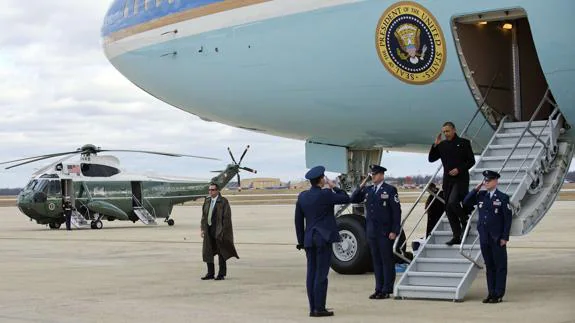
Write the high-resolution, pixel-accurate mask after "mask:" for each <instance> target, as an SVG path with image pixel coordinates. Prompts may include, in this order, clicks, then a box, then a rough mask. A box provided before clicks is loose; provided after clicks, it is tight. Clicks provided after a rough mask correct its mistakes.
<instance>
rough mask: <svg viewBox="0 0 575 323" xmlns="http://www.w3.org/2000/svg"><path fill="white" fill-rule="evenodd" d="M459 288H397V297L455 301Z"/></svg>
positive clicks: (406, 286)
mask: <svg viewBox="0 0 575 323" xmlns="http://www.w3.org/2000/svg"><path fill="white" fill-rule="evenodd" d="M456 292H457V288H455V287H440V286H409V285H403V286H397V294H396V295H395V296H397V297H406V298H429V299H448V300H451V299H455V294H456Z"/></svg>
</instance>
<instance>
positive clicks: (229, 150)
mask: <svg viewBox="0 0 575 323" xmlns="http://www.w3.org/2000/svg"><path fill="white" fill-rule="evenodd" d="M228 153H230V157H232V161H233V162H234V164H236V165H237V164H238V162H236V159H235V158H234V154H232V151H231V149H230V147H228Z"/></svg>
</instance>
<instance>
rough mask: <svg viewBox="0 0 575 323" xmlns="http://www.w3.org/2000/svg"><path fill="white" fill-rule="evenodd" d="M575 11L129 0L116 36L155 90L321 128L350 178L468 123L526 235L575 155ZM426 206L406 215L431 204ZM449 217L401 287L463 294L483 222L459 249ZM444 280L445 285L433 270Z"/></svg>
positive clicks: (117, 50)
mask: <svg viewBox="0 0 575 323" xmlns="http://www.w3.org/2000/svg"><path fill="white" fill-rule="evenodd" d="M574 13H575V2H574V1H572V0H554V1H540V0H484V1H461V0H441V1H439V0H435V1H433V0H427V1H423V0H421V1H390V0H305V1H304V0H187V1H186V0H116V1H114V2H113V3H112V5H111V7H110V9H109V11H108V13H107V15H106V17H105V20H104V25H103V27H102V38H103V46H104V50H105V53H106V55H107V57H108V59H109V60H110V62H111V63H112V64H113V65H114V66H115V67H116V68H117V69H118V70H119V71H120V72H121V73H122V74H123V75H124V76H125V77H126V78H128V79H129V80H130V81H132V82H133V83H134V84H135V85H137V86H138V87H140V88H141V89H143V90H144V91H146V92H148V93H149V94H151V95H152V96H154V97H156V98H158V99H160V100H162V101H164V102H167V103H169V104H171V105H173V106H175V107H177V108H179V109H182V110H184V111H186V112H189V113H192V114H194V115H197V116H198V117H200V118H202V119H203V120H207V121H215V122H220V123H224V124H227V125H231V126H234V127H238V128H243V129H249V130H253V131H257V132H261V133H264V134H270V135H275V136H282V137H287V138H294V139H300V140H305V141H306V161H307V164H308V166H311V165H313V164H317V163H321V164H324V165H325V166H326V168H327V169H328V170H330V171H334V172H339V173H342V174H344V175H342V177H341V178H342V182H343V183H344V184H345V185H347V186H348V188H351V187H353V186H354V185H357V183H358V182H359V181H360V179H361V177H360V176H361V174H365V172H366V171H367V165H369V164H371V163H378V162H380V160H381V156H382V151H383V150H395V151H415V152H425V151H427V150H428V149H429V146H430V144H431V143H432V142H433V138H434V137H435V135H436V134H437V133H438V130H439V128H440V127H441V125H442V124H443V122H444V121H447V120H449V121H453V122H455V124H456V125H457V126H458V130H459V133H460V135H462V136H465V137H467V138H469V139H470V140H471V141H472V144H473V148H474V150H475V152H476V153H477V154H478V155H479V154H480V155H481V156H480V157H478V158H477V163H476V165H475V167H474V168H473V169H472V170H471V185H473V186H474V185H476V184H477V183H479V181H481V179H482V177H481V172H482V171H483V170H485V169H495V170H500V171H501V173H502V178H501V180H500V185H501V186H502V190H504V191H507V192H508V193H509V194H510V195H511V196H512V197H511V204H512V205H513V212H514V221H513V227H512V234H513V235H523V234H527V233H529V232H530V231H531V230H532V229H533V228H534V227H535V226H536V225H537V223H538V222H539V221H540V220H541V218H542V217H543V216H544V215H545V213H546V212H547V210H548V209H549V207H550V206H551V205H552V204H553V201H554V200H555V198H556V196H557V193H558V192H559V190H560V188H561V185H562V183H563V180H564V177H565V174H566V172H567V171H568V169H569V165H570V163H571V160H572V157H573V151H574V146H573V145H574V140H575V135H574V132H573V131H572V130H570V128H571V126H570V123H572V122H574V121H575V94H574V93H575V92H574V91H573V89H572V87H573V84H575V63H574V62H575V42H573V41H572V39H573V36H572V35H573V30H572V29H573V28H572V26H571V24H573V23H574V21H573V14H574ZM438 171H439V170H438ZM422 194H423V193H422ZM412 211H413V209H412V210H409V211H408V212H404V215H403V217H404V219H409V218H412V219H413V218H415V219H417V217H419V216H421V215H419V214H417V215H416V214H412V213H414V212H412ZM357 214H362V210H361V207H359V206H358V207H354V208H353V210H352V214H348V215H343V216H340V217H339V218H338V221H339V223H340V228H342V231H341V235H342V238H343V239H344V240H343V242H342V243H340V244H337V245H336V246H335V247H334V254H335V261H334V265H333V267H334V269H336V270H337V271H339V272H342V273H356V272H362V271H365V270H366V268H367V267H368V266H369V264H368V262H369V252H366V245H365V237H364V235H363V234H362V233H361V232H359V231H358V230H356V229H357V225H359V226H360V227H361V226H362V225H363V222H362V221H363V219H362V218H361V217H360V216H357ZM473 221H476V217H474V220H473ZM473 221H469V223H472V222H473ZM448 228H449V226H448V224H447V222H446V219H444V220H442V222H440V223H439V224H438V226H436V228H435V230H434V233H433V234H432V235H431V237H430V238H429V239H428V240H427V241H426V243H425V244H424V246H423V247H422V248H421V249H420V251H419V253H418V255H417V257H416V258H415V259H414V260H412V261H411V265H410V267H409V269H408V271H407V273H408V274H407V275H403V277H402V278H401V281H400V282H399V283H398V284H397V287H396V296H400V297H402V296H405V297H410V296H414V297H431V298H446V299H462V298H463V296H464V295H465V292H466V290H467V288H468V287H469V285H470V281H472V280H473V278H474V277H475V275H476V273H477V270H478V268H480V266H481V264H480V261H481V257H480V253H479V250H478V245H477V243H476V242H477V236H476V231H474V227H471V226H469V227H468V230H467V231H466V234H465V237H464V238H465V239H464V242H463V243H462V245H461V246H460V248H459V250H457V249H458V248H446V247H445V245H444V244H443V242H445V241H444V240H446V239H447V238H449V237H448V233H449V232H447V231H449V229H448ZM446 268H449V270H455V268H457V270H460V271H461V272H459V271H457V275H454V274H453V272H451V275H448V274H446V275H445V277H443V276H441V275H443V274H444V273H443V272H442V270H444V271H449V270H447V269H446ZM435 271H438V273H435V274H434V275H426V274H425V273H426V272H435ZM410 272H412V275H410V274H409V273H410ZM440 276H441V277H443V278H445V279H444V280H443V281H442V282H443V284H444V285H441V286H436V285H433V284H432V285H429V282H428V281H426V279H433V278H434V277H435V278H437V277H440ZM426 283H427V284H428V285H426ZM429 286H431V287H429ZM424 287H427V288H424Z"/></svg>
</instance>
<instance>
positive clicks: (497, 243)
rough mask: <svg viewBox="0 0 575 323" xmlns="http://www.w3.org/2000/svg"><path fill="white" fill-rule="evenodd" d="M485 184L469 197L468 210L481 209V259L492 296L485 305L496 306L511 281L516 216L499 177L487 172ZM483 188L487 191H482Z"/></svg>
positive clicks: (485, 301) (473, 191)
mask: <svg viewBox="0 0 575 323" xmlns="http://www.w3.org/2000/svg"><path fill="white" fill-rule="evenodd" d="M483 176H484V178H485V180H484V181H483V183H479V185H477V187H475V189H473V190H472V191H471V192H469V194H467V196H466V197H465V200H464V204H465V205H467V206H474V205H477V210H478V212H479V218H478V220H477V231H478V233H479V243H480V246H481V255H482V256H483V260H484V261H485V277H486V278H487V289H488V290H489V294H488V295H487V298H485V299H484V300H483V303H489V304H496V303H501V302H502V301H503V295H505V285H506V281H507V242H509V231H510V230H511V221H512V217H513V213H512V211H511V205H510V204H509V196H508V195H507V194H505V193H503V192H501V191H500V190H498V189H497V184H498V180H499V177H500V175H499V173H497V172H494V171H491V170H486V171H484V172H483ZM481 186H484V187H485V190H482V191H480V189H481Z"/></svg>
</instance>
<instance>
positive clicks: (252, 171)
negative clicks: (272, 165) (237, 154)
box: [240, 167, 258, 174]
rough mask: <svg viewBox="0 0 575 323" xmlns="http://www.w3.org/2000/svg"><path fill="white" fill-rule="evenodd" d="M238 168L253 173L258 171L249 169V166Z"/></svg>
mask: <svg viewBox="0 0 575 323" xmlns="http://www.w3.org/2000/svg"><path fill="white" fill-rule="evenodd" d="M240 169H242V170H245V171H247V172H250V173H254V174H257V173H258V171H257V170H255V169H251V168H249V167H240Z"/></svg>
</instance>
